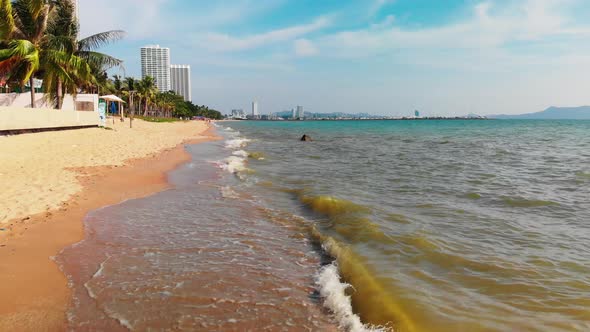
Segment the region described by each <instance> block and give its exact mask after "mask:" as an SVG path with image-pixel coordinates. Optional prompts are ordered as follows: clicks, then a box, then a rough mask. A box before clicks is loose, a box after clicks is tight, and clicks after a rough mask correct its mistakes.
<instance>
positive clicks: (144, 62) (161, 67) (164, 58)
mask: <svg viewBox="0 0 590 332" xmlns="http://www.w3.org/2000/svg"><path fill="white" fill-rule="evenodd" d="M146 76H151V77H153V78H154V79H155V80H156V86H157V87H158V90H160V91H161V92H165V91H170V49H169V48H167V47H160V45H150V46H145V47H142V48H141V78H145V77H146Z"/></svg>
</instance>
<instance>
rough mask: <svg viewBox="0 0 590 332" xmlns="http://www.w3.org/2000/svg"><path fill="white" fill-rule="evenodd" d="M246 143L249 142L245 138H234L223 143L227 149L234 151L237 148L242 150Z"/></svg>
mask: <svg viewBox="0 0 590 332" xmlns="http://www.w3.org/2000/svg"><path fill="white" fill-rule="evenodd" d="M248 142H250V140H249V139H247V138H234V139H230V140H227V141H226V142H225V147H226V148H228V149H232V150H236V149H239V148H243V147H244V146H246V144H248Z"/></svg>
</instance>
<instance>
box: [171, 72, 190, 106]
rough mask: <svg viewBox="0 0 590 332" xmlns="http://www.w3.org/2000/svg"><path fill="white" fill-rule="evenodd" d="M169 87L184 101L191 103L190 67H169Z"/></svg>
mask: <svg viewBox="0 0 590 332" xmlns="http://www.w3.org/2000/svg"><path fill="white" fill-rule="evenodd" d="M170 87H171V89H172V91H174V92H176V94H177V95H179V96H182V97H183V98H184V101H192V96H191V66H189V65H170Z"/></svg>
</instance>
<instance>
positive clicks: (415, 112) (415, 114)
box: [414, 110, 420, 118]
mask: <svg viewBox="0 0 590 332" xmlns="http://www.w3.org/2000/svg"><path fill="white" fill-rule="evenodd" d="M414 116H415V117H417V118H419V117H420V112H418V110H415V111H414Z"/></svg>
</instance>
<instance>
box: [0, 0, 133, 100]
mask: <svg viewBox="0 0 590 332" xmlns="http://www.w3.org/2000/svg"><path fill="white" fill-rule="evenodd" d="M78 32H79V31H78V22H77V20H76V17H75V14H74V7H73V4H72V1H71V0H51V1H47V0H12V1H11V0H0V76H4V77H7V79H8V81H9V82H14V83H16V84H18V85H21V86H22V85H24V83H25V82H26V81H28V80H30V81H31V82H32V77H37V78H41V79H43V90H44V91H45V92H46V93H47V97H48V99H49V100H52V101H54V104H55V106H56V108H61V103H62V101H63V98H62V97H63V95H64V94H66V93H71V94H74V95H75V94H76V93H77V92H78V90H79V88H83V89H84V88H87V89H88V88H92V87H94V86H97V85H98V86H100V87H101V88H103V91H104V90H108V89H109V88H110V86H109V81H108V79H107V78H106V77H105V75H106V70H107V69H109V68H111V67H113V66H120V65H121V64H122V62H121V60H118V59H115V58H113V57H111V56H109V55H106V54H102V53H98V52H96V51H95V49H96V48H98V47H100V46H104V45H106V44H108V43H110V42H111V41H114V40H118V39H120V38H122V36H123V32H122V31H119V30H114V31H107V32H102V33H99V34H95V35H93V36H90V37H87V38H84V39H82V40H78ZM109 92H111V91H109ZM31 104H32V105H33V107H35V103H34V91H33V89H31Z"/></svg>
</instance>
